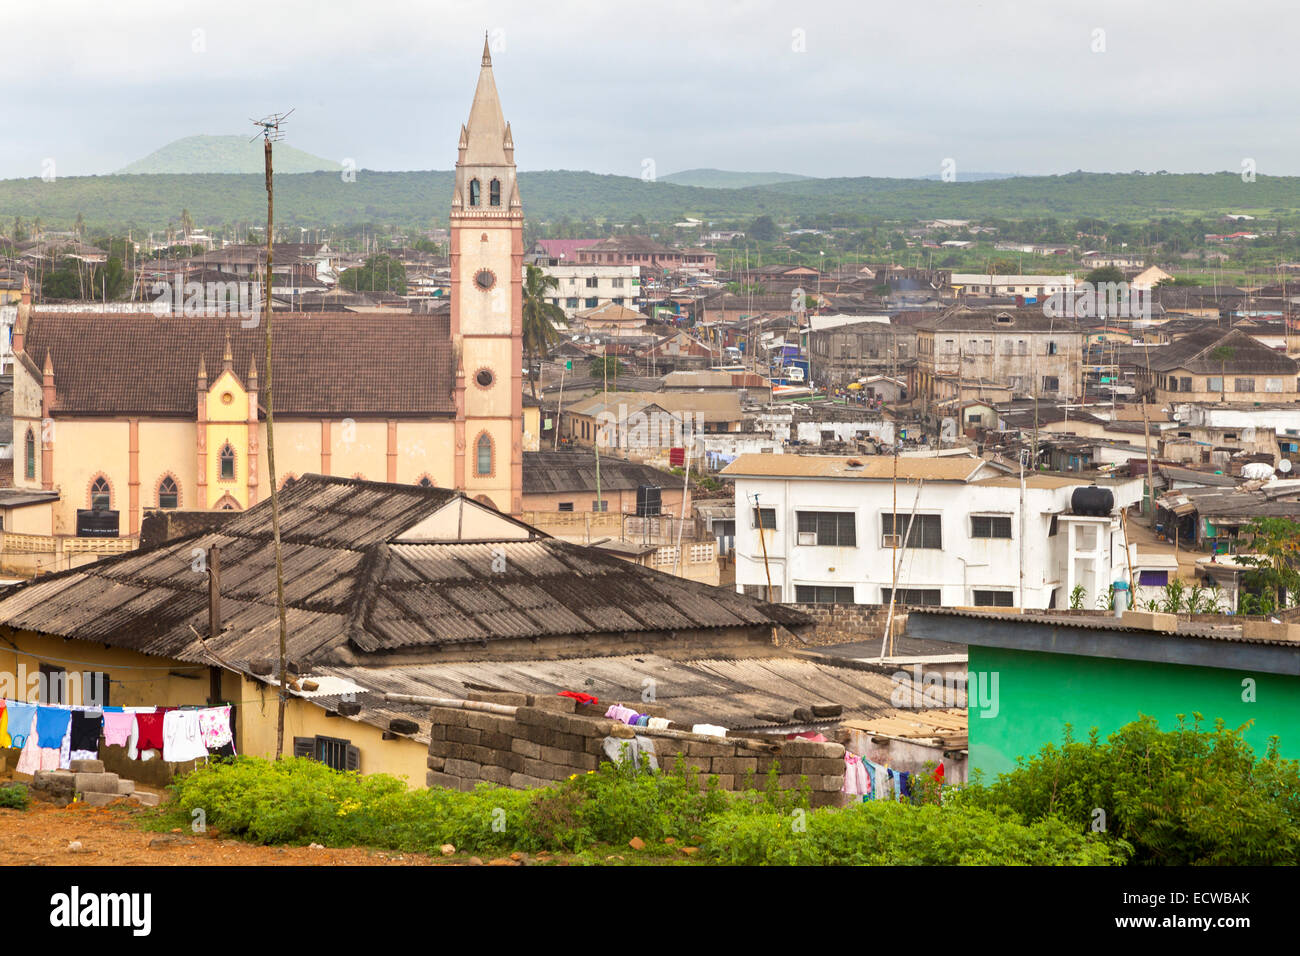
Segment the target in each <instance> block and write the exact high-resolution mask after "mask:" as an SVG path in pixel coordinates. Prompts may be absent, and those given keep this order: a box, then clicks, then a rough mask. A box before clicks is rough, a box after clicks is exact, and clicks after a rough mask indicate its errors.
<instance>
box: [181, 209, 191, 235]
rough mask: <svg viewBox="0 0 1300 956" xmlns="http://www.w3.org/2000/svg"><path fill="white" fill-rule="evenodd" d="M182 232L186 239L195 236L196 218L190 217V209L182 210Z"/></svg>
mask: <svg viewBox="0 0 1300 956" xmlns="http://www.w3.org/2000/svg"><path fill="white" fill-rule="evenodd" d="M181 232H182V233H184V235H185V236H186V237H188V236H192V235H193V234H194V217H193V216H191V215H190V211H189V210H188V209H182V210H181Z"/></svg>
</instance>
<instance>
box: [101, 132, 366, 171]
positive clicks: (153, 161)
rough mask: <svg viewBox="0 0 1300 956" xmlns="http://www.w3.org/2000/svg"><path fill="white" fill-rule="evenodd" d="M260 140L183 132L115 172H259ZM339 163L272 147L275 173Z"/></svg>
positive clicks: (325, 167) (321, 168)
mask: <svg viewBox="0 0 1300 956" xmlns="http://www.w3.org/2000/svg"><path fill="white" fill-rule="evenodd" d="M262 162H263V160H262V141H261V140H260V139H258V140H253V141H252V142H250V141H249V139H248V137H246V136H186V137H185V138H184V139H178V140H176V141H175V142H173V143H168V144H167V145H166V146H164V147H162V148H161V149H156V150H154V151H153V152H152V153H150V154H149V155H148V156H146V157H144V158H143V159H137V160H136V161H135V162H134V163H131V164H130V165H129V166H124V167H123V168H121V169H119V170H118V171H117V175H124V174H125V175H159V174H164V173H260V172H262ZM342 168H343V167H342V165H341V164H339V163H336V162H334V161H333V160H329V159H321V158H320V157H319V156H313V155H312V154H311V153H304V152H303V151H302V150H300V149H294V148H293V147H292V146H289V145H287V144H285V143H277V144H276V147H275V171H276V172H277V173H315V172H320V171H326V172H331V171H337V170H339V169H342Z"/></svg>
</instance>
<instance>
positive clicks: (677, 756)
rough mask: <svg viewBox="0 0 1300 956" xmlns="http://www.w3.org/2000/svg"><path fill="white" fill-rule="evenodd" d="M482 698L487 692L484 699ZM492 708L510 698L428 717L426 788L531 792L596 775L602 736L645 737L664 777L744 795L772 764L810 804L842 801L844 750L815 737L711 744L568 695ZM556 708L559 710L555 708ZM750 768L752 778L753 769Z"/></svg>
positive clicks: (602, 757) (436, 710)
mask: <svg viewBox="0 0 1300 956" xmlns="http://www.w3.org/2000/svg"><path fill="white" fill-rule="evenodd" d="M478 696H483V695H478ZM492 697H493V702H498V701H500V702H502V703H505V701H504V700H501V698H506V697H510V698H512V699H514V700H523V701H524V703H518V704H513V703H512V704H509V705H508V706H513V707H514V713H512V714H507V713H485V712H482V711H477V710H462V709H460V708H456V707H433V708H431V709H430V711H429V718H430V720H431V722H432V726H431V728H430V731H429V756H428V774H427V776H426V782H427V784H428V786H430V787H448V788H451V789H456V790H466V791H468V790H472V789H474V787H475V786H476V785H477V784H479V783H481V782H488V783H493V784H496V785H498V786H502V787H513V788H515V789H526V788H531V787H542V786H546V785H548V784H551V783H554V782H556V781H559V780H566V779H568V778H569V777H571V776H573V775H574V774H579V773H586V772H588V771H591V770H596V769H597V768H598V767H599V766H600V764H601V763H602V762H604V761H607V760H608V757H607V755H606V754H605V746H604V745H605V738H606V737H616V738H620V739H631V738H633V737H635V736H637V735H641V736H644V737H649V738H650V739H652V740H653V741H654V744H655V756H656V759H657V760H658V763H659V767H660V770H661V771H662V772H665V773H671V772H673V771H674V770H675V769H677V768H678V767H679V765H680V764H685V765H688V766H690V767H694V768H696V769H697V770H698V771H699V778H700V781H701V784H703V782H704V781H706V780H707V779H708V778H709V777H713V776H716V777H717V778H718V786H719V787H720V788H721V789H723V790H732V791H736V790H743V789H744V788H745V785H746V782H747V781H748V782H750V783H751V784H752V785H753V786H756V787H759V788H761V787H763V786H765V784H766V778H767V774H768V772H769V770H770V768H771V766H772V763H773V761H775V762H776V763H777V767H778V773H779V777H778V785H779V786H780V787H781V788H782V789H789V790H794V789H798V788H799V786H800V782H801V778H803V779H804V782H805V784H806V786H807V788H808V790H809V793H810V802H811V803H812V805H813V806H832V805H834V806H838V805H841V804H842V803H844V802H845V799H844V795H843V794H841V793H840V788H841V787H842V786H843V783H844V747H843V745H841V744H836V743H818V742H814V741H809V740H774V741H767V740H758V739H754V738H747V737H710V736H705V735H702V734H691V733H685V732H680V731H678V732H672V735H671V736H669V735H667V734H663V733H659V732H657V731H653V730H649V729H648V728H645V727H636V728H634V727H630V726H628V725H626V724H622V723H619V722H618V721H614V720H607V719H605V718H604V717H603V716H600V714H602V713H603V709H601V708H598V709H597V710H596V711H593V712H591V713H580V712H579V711H580V710H581V708H577V707H574V706H570V705H573V704H574V703H575V702H574V701H573V700H572V699H570V698H563V697H558V696H557V697H547V696H544V695H535V696H534V695H495V694H494V695H492ZM557 701H559V702H563V703H558V704H557V703H556V702H557ZM751 771H752V776H751V774H750V772H751Z"/></svg>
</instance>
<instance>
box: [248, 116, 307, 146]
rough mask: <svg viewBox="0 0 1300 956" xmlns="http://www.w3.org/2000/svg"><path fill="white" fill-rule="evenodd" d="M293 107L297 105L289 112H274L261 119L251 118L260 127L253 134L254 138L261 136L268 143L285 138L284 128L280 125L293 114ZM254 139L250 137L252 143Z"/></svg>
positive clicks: (251, 121)
mask: <svg viewBox="0 0 1300 956" xmlns="http://www.w3.org/2000/svg"><path fill="white" fill-rule="evenodd" d="M293 109H296V107H295V108H291V109H290V110H289V112H288V113H272V114H271V115H270V116H264V117H262V118H261V119H260V120H256V119H255V120H249V122H250V123H252V124H253V125H254V126H257V127H260V129H259V130H258V132H256V133H254V134H253V139H257V137H259V136H260V137H262V139H264V140H265V141H266V142H268V143H278V142H280V141H281V140H282V139H284V130H282V129H281V128H280V127H281V126H282V125H283V124H284V121H285V120H287V119H288V118H289V117H290V116H291V115H292V114H293ZM253 139H250V140H249V142H250V143H251V142H252V141H253Z"/></svg>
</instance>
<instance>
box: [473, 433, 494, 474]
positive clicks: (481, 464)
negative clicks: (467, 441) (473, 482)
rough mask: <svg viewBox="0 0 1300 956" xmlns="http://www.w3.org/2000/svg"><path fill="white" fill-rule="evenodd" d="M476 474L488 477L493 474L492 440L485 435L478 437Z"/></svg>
mask: <svg viewBox="0 0 1300 956" xmlns="http://www.w3.org/2000/svg"><path fill="white" fill-rule="evenodd" d="M474 451H475V456H474V457H475V461H474V474H476V475H479V476H486V475H491V474H492V439H491V437H489V436H488V435H487V433H484V434H482V435H479V436H478V442H477V443H476V444H475V446H474Z"/></svg>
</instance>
